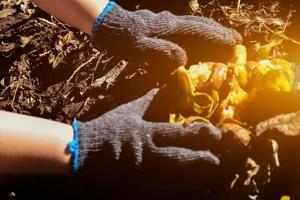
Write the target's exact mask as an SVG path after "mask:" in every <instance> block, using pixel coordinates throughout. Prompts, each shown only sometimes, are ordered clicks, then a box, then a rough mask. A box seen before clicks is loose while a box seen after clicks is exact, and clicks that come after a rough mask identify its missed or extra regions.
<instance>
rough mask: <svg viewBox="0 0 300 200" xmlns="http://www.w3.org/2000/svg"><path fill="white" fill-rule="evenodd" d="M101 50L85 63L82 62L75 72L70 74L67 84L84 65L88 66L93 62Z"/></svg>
mask: <svg viewBox="0 0 300 200" xmlns="http://www.w3.org/2000/svg"><path fill="white" fill-rule="evenodd" d="M99 54H100V52H97V53H95V54H94V55H93V56H92V57H91V58H90V59H89V60H88V61H86V62H85V63H83V64H81V65H80V66H79V67H78V68H77V69H76V70H75V71H74V72H73V74H72V75H71V76H70V78H69V79H68V80H67V85H68V84H69V83H70V81H71V80H72V79H73V78H74V76H75V75H76V73H77V72H79V71H80V70H81V69H82V68H83V67H84V66H86V65H87V64H89V63H90V62H92V61H93V60H94V59H96V58H97V57H98V56H99Z"/></svg>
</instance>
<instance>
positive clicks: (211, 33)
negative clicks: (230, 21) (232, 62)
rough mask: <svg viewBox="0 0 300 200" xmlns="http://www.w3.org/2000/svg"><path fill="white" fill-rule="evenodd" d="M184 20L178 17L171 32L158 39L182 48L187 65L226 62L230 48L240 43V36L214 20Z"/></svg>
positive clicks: (230, 52)
mask: <svg viewBox="0 0 300 200" xmlns="http://www.w3.org/2000/svg"><path fill="white" fill-rule="evenodd" d="M185 18H186V19H185ZM185 18H180V17H179V20H178V23H177V25H176V26H175V27H174V28H173V29H172V31H169V32H168V33H167V34H165V35H161V36H160V37H162V38H165V39H168V40H170V41H174V42H176V43H177V44H179V45H180V46H182V47H184V48H185V50H186V52H187V55H188V58H189V64H194V63H198V62H199V61H218V62H226V61H228V60H229V59H230V58H231V56H232V52H233V51H232V50H233V48H232V47H233V46H234V45H236V44H238V43H241V41H242V36H240V35H239V34H238V33H237V32H236V31H233V30H232V29H229V28H226V27H224V26H222V25H221V24H219V23H217V22H216V21H214V20H211V19H204V18H200V17H199V20H197V19H196V17H189V18H188V17H185ZM190 18H192V19H190Z"/></svg>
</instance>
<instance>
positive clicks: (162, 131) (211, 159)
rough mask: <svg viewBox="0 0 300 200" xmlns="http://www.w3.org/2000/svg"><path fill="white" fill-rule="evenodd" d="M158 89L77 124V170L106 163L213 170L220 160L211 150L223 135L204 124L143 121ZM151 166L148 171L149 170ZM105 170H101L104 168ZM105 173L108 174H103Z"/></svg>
mask: <svg viewBox="0 0 300 200" xmlns="http://www.w3.org/2000/svg"><path fill="white" fill-rule="evenodd" d="M157 91H158V90H157V89H154V90H152V91H150V92H149V93H148V94H146V95H145V96H143V97H141V98H139V99H137V100H135V101H133V102H130V103H128V104H124V105H121V106H120V107H117V108H115V109H114V110H112V111H110V112H107V113H105V114H104V115H102V116H100V117H99V118H97V119H95V120H92V121H89V122H80V123H79V128H78V130H79V157H78V164H79V169H80V168H82V167H84V168H89V171H91V168H93V169H95V171H97V170H98V172H99V171H100V170H99V169H100V168H101V166H102V167H103V166H104V165H107V166H108V168H109V170H112V169H115V168H116V167H120V168H121V169H119V170H123V169H125V168H126V169H129V170H131V171H135V170H138V169H141V168H152V167H153V168H159V166H161V168H160V170H163V169H162V168H163V167H162V166H165V167H166V166H171V167H175V166H179V167H182V166H183V167H184V166H192V167H196V168H197V167H198V169H199V167H201V166H203V165H204V166H216V165H218V164H219V163H220V160H219V159H218V157H216V156H215V155H214V154H212V153H211V151H210V150H209V149H211V148H214V147H215V146H217V144H218V142H219V141H220V139H221V133H220V131H219V129H217V128H216V127H214V126H212V125H210V124H207V123H194V124H191V125H189V126H187V127H183V126H182V125H178V124H177V125H171V124H169V123H154V122H148V121H145V120H143V116H144V114H145V112H146V110H147V109H148V107H149V105H150V103H151V101H152V99H153V98H154V96H155V94H156V93H157ZM150 166H151V167H150ZM102 171H103V170H102ZM107 173H108V172H107Z"/></svg>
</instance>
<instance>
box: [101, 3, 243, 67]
mask: <svg viewBox="0 0 300 200" xmlns="http://www.w3.org/2000/svg"><path fill="white" fill-rule="evenodd" d="M95 38H96V39H95V43H96V44H97V45H98V46H99V47H100V48H101V47H102V48H105V49H108V50H109V51H111V52H112V53H113V54H114V55H116V56H120V57H121V58H127V59H128V60H133V61H146V62H148V63H150V64H157V63H159V64H160V65H162V67H166V68H168V67H170V66H171V68H172V67H173V68H176V67H178V66H181V65H185V64H186V63H187V60H188V57H189V58H190V57H191V56H190V55H189V54H190V53H194V54H195V55H201V54H203V55H206V54H207V51H208V50H212V54H213V55H215V56H216V57H220V55H219V54H221V51H222V48H221V49H220V47H223V49H224V52H228V51H226V48H231V47H232V46H233V45H235V44H237V43H240V42H242V37H241V35H240V34H238V33H237V32H236V31H234V30H232V29H228V28H225V27H223V26H222V25H220V24H219V23H217V22H215V21H214V20H212V19H208V18H204V17H196V16H176V15H173V14H171V13H170V12H167V11H164V12H160V13H153V12H151V11H149V10H138V11H134V12H133V11H128V10H125V9H123V8H122V7H120V6H119V5H115V6H114V7H113V8H112V9H111V10H110V11H109V12H108V13H107V15H106V16H105V17H104V19H103V21H102V22H101V23H100V25H99V26H98V27H96V31H95ZM216 50H217V52H216ZM213 51H215V52H213ZM216 54H217V55H216ZM193 57H194V56H193ZM195 59H198V61H199V59H200V58H199V57H197V56H196V58H195ZM163 65H165V66H163Z"/></svg>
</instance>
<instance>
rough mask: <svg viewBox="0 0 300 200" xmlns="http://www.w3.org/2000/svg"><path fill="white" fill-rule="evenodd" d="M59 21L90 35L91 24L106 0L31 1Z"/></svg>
mask: <svg viewBox="0 0 300 200" xmlns="http://www.w3.org/2000/svg"><path fill="white" fill-rule="evenodd" d="M32 2H34V3H35V4H36V5H38V6H39V7H41V8H42V9H43V10H45V11H47V12H48V13H50V14H51V15H54V16H55V17H57V18H59V19H60V20H62V21H64V22H66V23H68V24H70V25H71V26H74V27H76V28H78V29H80V30H81V31H83V32H85V33H87V34H91V31H92V27H93V24H94V22H95V20H96V18H97V16H98V15H99V13H101V12H102V10H103V9H104V8H105V6H106V5H107V3H108V0H32Z"/></svg>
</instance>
